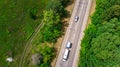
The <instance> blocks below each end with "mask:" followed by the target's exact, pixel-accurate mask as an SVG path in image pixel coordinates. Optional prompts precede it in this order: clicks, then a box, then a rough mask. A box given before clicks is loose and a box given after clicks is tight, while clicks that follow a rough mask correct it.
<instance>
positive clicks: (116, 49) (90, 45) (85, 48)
mask: <svg viewBox="0 0 120 67" xmlns="http://www.w3.org/2000/svg"><path fill="white" fill-rule="evenodd" d="M96 4H97V5H96V11H95V13H94V14H93V16H92V18H91V19H92V23H91V24H90V25H89V26H88V28H87V29H86V31H85V37H84V38H83V40H82V44H81V46H82V48H81V52H80V62H79V67H119V66H120V64H119V63H120V0H96Z"/></svg>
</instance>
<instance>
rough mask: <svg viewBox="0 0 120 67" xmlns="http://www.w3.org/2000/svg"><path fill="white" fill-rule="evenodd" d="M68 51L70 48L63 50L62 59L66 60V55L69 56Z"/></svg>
mask: <svg viewBox="0 0 120 67" xmlns="http://www.w3.org/2000/svg"><path fill="white" fill-rule="evenodd" d="M69 52H70V50H68V49H65V52H64V55H63V61H67V59H68V56H69Z"/></svg>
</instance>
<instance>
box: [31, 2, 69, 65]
mask: <svg viewBox="0 0 120 67" xmlns="http://www.w3.org/2000/svg"><path fill="white" fill-rule="evenodd" d="M67 3H68V1H67V0H66V3H64V5H66V4H67ZM66 16H67V11H66V10H65V6H63V1H61V0H51V2H49V3H48V4H47V7H46V10H44V11H43V18H42V22H43V25H42V27H41V29H40V32H39V35H40V38H39V39H38V42H36V43H37V45H36V47H37V46H39V45H38V44H39V43H42V44H44V45H40V47H37V49H39V51H38V50H37V51H36V53H40V54H41V55H42V56H43V59H42V62H41V63H40V64H38V65H37V66H40V67H51V65H50V64H51V61H52V60H53V58H54V57H55V50H54V45H49V46H51V47H48V46H47V45H46V44H45V43H53V44H54V43H56V42H57V39H58V38H59V37H60V36H61V35H62V34H63V22H62V20H61V19H62V18H64V17H66ZM33 50H34V49H33Z"/></svg>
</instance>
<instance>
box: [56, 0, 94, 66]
mask: <svg viewBox="0 0 120 67" xmlns="http://www.w3.org/2000/svg"><path fill="white" fill-rule="evenodd" d="M91 3H92V0H76V1H75V5H74V9H73V13H72V15H71V19H70V23H69V27H68V29H67V31H66V34H65V37H64V40H63V43H62V46H61V50H60V53H59V55H58V58H57V62H56V65H55V67H77V62H78V61H77V60H78V59H79V57H78V54H77V53H79V50H78V49H79V48H80V38H81V37H82V36H83V35H82V34H81V33H83V29H82V28H85V27H83V25H84V24H85V23H87V19H88V14H89V9H90V6H91ZM76 16H78V17H79V20H78V22H75V21H74V18H75V17H76ZM67 42H71V43H72V47H71V48H70V49H69V50H70V53H69V56H68V59H67V61H63V60H62V59H63V55H64V51H65V49H66V44H67Z"/></svg>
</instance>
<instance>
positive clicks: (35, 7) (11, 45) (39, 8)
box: [0, 0, 49, 67]
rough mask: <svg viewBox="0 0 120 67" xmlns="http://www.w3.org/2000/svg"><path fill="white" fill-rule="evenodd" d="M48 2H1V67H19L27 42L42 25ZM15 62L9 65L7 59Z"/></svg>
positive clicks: (14, 0) (18, 0) (21, 0)
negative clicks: (9, 58) (10, 58)
mask: <svg viewBox="0 0 120 67" xmlns="http://www.w3.org/2000/svg"><path fill="white" fill-rule="evenodd" d="M48 2H49V1H48V0H35V1H34V0H1V1H0V67H18V63H19V60H20V57H21V54H22V52H23V49H24V46H25V44H26V42H27V40H28V39H29V38H30V36H31V35H32V33H33V32H34V30H35V29H36V28H37V26H38V25H39V24H40V23H41V19H42V13H43V10H44V9H45V6H46V4H47V3H48ZM7 57H12V58H13V59H14V61H13V62H12V63H7V62H6V58H7Z"/></svg>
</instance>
